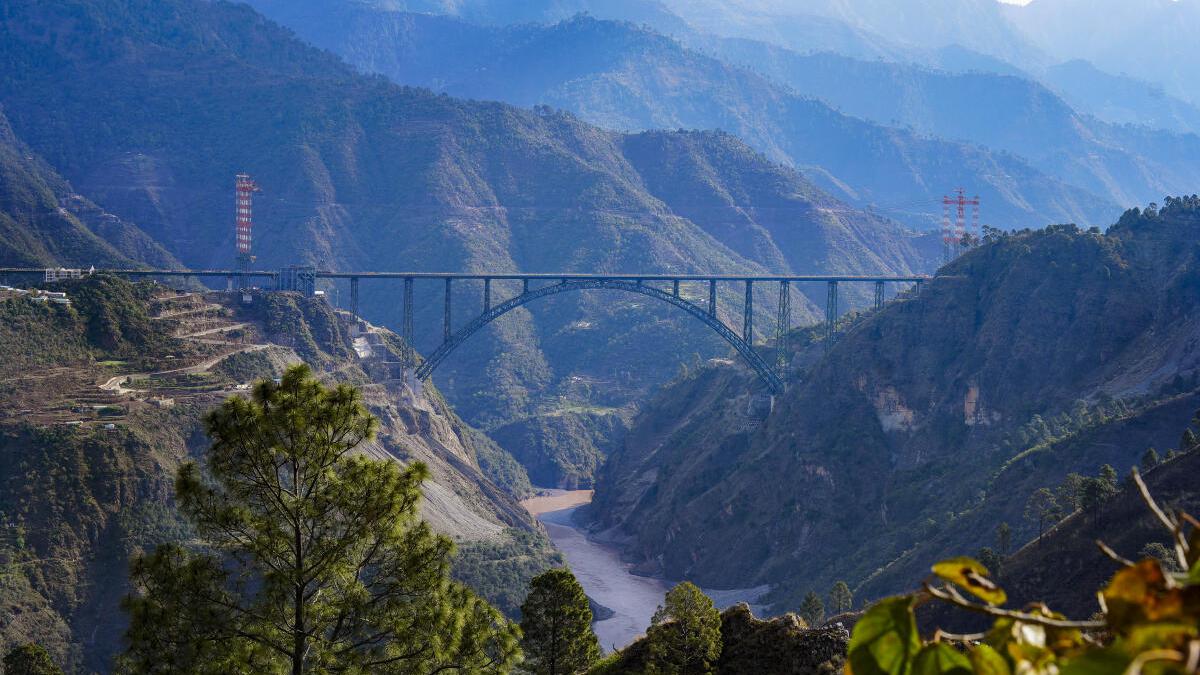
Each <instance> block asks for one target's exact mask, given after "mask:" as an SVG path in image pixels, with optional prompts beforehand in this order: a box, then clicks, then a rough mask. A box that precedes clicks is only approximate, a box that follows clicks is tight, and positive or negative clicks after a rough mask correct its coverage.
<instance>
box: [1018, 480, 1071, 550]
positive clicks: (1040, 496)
mask: <svg viewBox="0 0 1200 675" xmlns="http://www.w3.org/2000/svg"><path fill="white" fill-rule="evenodd" d="M1060 517H1062V508H1061V507H1060V506H1059V505H1058V500H1057V499H1055V498H1054V493H1053V492H1051V491H1050V488H1039V489H1037V490H1035V491H1034V492H1033V494H1031V495H1029V500H1028V501H1026V502H1025V520H1028V521H1030V522H1033V523H1037V528H1038V543H1039V544H1040V543H1041V541H1042V535H1043V534H1044V533H1045V532H1046V526H1047V525H1049V524H1051V523H1054V522H1056V521H1057V520H1058V519H1059V518H1060Z"/></svg>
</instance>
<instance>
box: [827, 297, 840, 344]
mask: <svg viewBox="0 0 1200 675" xmlns="http://www.w3.org/2000/svg"><path fill="white" fill-rule="evenodd" d="M837 319H838V282H836V281H830V282H829V296H828V298H827V299H826V301H825V348H826V349H829V348H830V347H832V346H833V336H834V335H835V334H836V333H837Z"/></svg>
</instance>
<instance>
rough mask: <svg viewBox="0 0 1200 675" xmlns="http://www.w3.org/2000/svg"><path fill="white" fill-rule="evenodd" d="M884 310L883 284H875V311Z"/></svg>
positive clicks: (879, 282)
mask: <svg viewBox="0 0 1200 675" xmlns="http://www.w3.org/2000/svg"><path fill="white" fill-rule="evenodd" d="M881 309H883V282H882V281H876V282H875V310H876V311H878V310H881Z"/></svg>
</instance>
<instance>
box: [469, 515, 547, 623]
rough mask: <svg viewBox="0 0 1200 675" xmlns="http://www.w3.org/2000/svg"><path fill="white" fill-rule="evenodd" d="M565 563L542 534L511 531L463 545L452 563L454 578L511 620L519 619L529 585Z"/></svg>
mask: <svg viewBox="0 0 1200 675" xmlns="http://www.w3.org/2000/svg"><path fill="white" fill-rule="evenodd" d="M561 564H563V560H562V555H561V554H559V553H558V552H557V551H556V550H554V548H553V546H552V545H551V544H550V542H549V541H548V540H547V538H546V537H545V535H543V534H541V533H540V532H536V531H530V530H521V529H517V528H508V529H506V530H504V534H503V536H502V537H497V538H496V539H495V540H485V541H472V542H466V543H464V544H461V545H460V546H459V547H458V551H457V552H456V553H455V556H454V560H453V562H452V573H453V575H454V578H455V579H457V580H459V581H461V582H462V583H463V584H465V585H467V586H468V587H470V588H471V589H472V590H474V591H475V592H476V593H478V594H480V595H482V596H483V597H484V598H486V599H487V601H488V602H490V603H491V604H492V605H494V606H495V607H496V608H497V609H499V610H500V611H501V612H504V614H505V615H506V616H509V617H513V618H516V617H519V616H520V610H521V602H522V601H523V600H524V599H525V594H526V592H527V591H526V589H527V588H529V582H530V581H531V580H532V579H533V578H534V577H535V576H537V575H538V574H541V573H542V572H545V571H546V570H548V569H550V568H552V567H555V566H556V565H561Z"/></svg>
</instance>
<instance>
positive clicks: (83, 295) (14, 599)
mask: <svg viewBox="0 0 1200 675" xmlns="http://www.w3.org/2000/svg"><path fill="white" fill-rule="evenodd" d="M60 288H61V290H64V291H65V292H66V293H67V294H68V296H69V297H70V298H71V299H72V304H71V306H69V307H68V306H61V305H55V304H48V303H36V302H33V301H31V300H29V299H26V298H16V299H5V300H0V313H2V314H3V321H0V334H2V336H3V337H4V340H5V344H6V345H9V346H11V352H10V355H11V356H12V358H6V359H5V360H4V361H3V362H2V363H0V411H3V412H2V413H0V476H3V479H2V480H0V528H2V530H0V564H3V566H4V569H5V570H6V579H7V580H8V581H7V582H6V583H5V584H4V586H3V589H0V606H3V607H4V608H5V610H6V611H4V612H2V613H0V615H2V616H4V617H5V618H4V619H3V620H0V650H3V649H6V647H5V645H11V644H14V643H18V642H21V641H25V640H36V641H39V642H41V643H43V644H44V645H45V646H46V647H47V648H49V649H50V650H51V652H52V653H53V654H54V655H55V657H56V658H57V659H59V661H60V662H61V663H64V664H67V665H68V666H70V667H71V668H77V669H80V670H84V671H100V672H103V671H106V670H107V669H108V668H109V667H110V659H111V657H112V655H113V654H114V653H115V652H116V650H118V649H119V648H120V639H121V634H122V631H123V630H124V625H125V619H124V616H123V615H122V613H121V612H120V610H119V609H118V602H119V600H120V597H121V596H122V595H123V594H124V593H125V592H126V589H127V568H128V560H129V558H130V556H132V555H134V554H135V553H137V552H138V551H141V550H145V549H146V548H149V547H152V546H153V545H155V544H156V543H157V542H160V541H164V540H180V539H185V540H186V539H188V538H189V537H190V536H191V534H190V533H189V532H188V530H187V527H186V525H185V524H184V523H183V522H181V521H180V519H179V518H178V516H177V514H176V512H175V511H174V509H173V507H172V495H173V489H172V481H173V473H174V470H175V468H176V467H177V466H178V465H179V464H180V463H181V462H182V461H184V460H185V459H187V458H190V457H197V456H199V455H200V454H201V453H203V451H204V448H205V446H206V440H205V437H204V435H203V431H202V426H201V422H200V420H201V417H202V415H203V414H204V412H205V411H207V410H209V409H211V408H212V407H214V406H216V405H218V404H219V402H220V401H221V400H222V399H223V398H225V397H227V396H231V395H237V394H239V393H242V394H244V393H245V391H246V389H247V384H248V383H249V382H251V381H253V380H254V379H257V378H262V377H273V376H276V375H278V374H279V373H280V372H281V371H282V368H283V367H285V366H286V365H287V364H288V363H290V362H295V361H297V360H300V359H303V360H305V361H306V362H308V363H310V364H312V365H313V366H314V368H315V369H316V370H317V372H318V373H319V374H320V375H321V377H323V378H327V379H329V380H330V381H344V382H350V383H353V384H355V385H356V386H358V387H360V388H361V389H362V391H363V393H364V398H365V400H366V402H367V404H368V406H369V408H370V409H371V411H372V413H374V414H375V415H376V416H378V417H379V419H380V430H379V434H378V436H377V438H376V440H375V441H374V442H372V443H371V444H370V445H369V446H368V447H365V448H364V451H366V452H368V453H370V454H372V455H374V456H376V457H378V458H381V459H391V460H394V461H400V462H413V461H421V462H424V463H426V464H427V465H428V466H429V467H430V469H431V479H430V480H429V482H428V483H427V484H426V485H425V491H424V494H425V498H424V502H423V504H422V507H421V513H422V516H423V517H424V518H425V519H427V520H428V521H429V522H430V523H431V524H432V525H433V526H434V527H435V528H436V529H437V530H438V531H440V532H443V533H445V534H447V535H449V536H451V537H452V538H453V539H455V541H457V542H458V544H459V549H460V552H459V555H458V558H457V559H456V562H455V571H456V574H458V575H459V576H460V577H461V578H463V580H464V581H466V582H467V583H469V584H472V585H473V586H474V587H475V588H477V590H479V591H480V592H481V593H482V594H484V595H485V596H486V597H488V598H489V599H491V600H493V601H494V602H496V603H497V604H498V605H499V606H500V607H502V608H503V609H505V610H506V611H509V612H515V611H516V608H517V606H518V605H519V602H520V600H521V599H522V597H523V592H524V588H525V584H526V583H527V581H528V579H529V578H530V577H531V576H532V575H533V574H535V573H537V572H539V571H541V570H543V569H545V568H546V567H547V566H549V565H550V564H553V563H554V562H555V561H557V554H555V553H553V552H552V550H551V549H550V547H549V543H548V540H547V539H546V538H545V537H544V535H543V534H542V533H541V530H540V529H539V528H538V526H537V525H536V524H535V523H534V522H533V521H532V519H531V518H530V517H529V515H528V514H527V513H526V512H525V511H524V510H523V509H522V508H521V507H520V505H519V504H517V502H516V501H515V498H514V496H513V494H514V493H515V494H520V493H521V492H522V491H527V490H528V487H529V484H528V479H527V478H526V477H525V475H524V472H523V471H521V469H520V467H519V466H517V465H516V464H515V462H514V461H513V460H512V459H511V458H509V457H507V456H506V455H504V453H503V452H502V451H500V450H499V449H498V448H496V446H495V445H494V444H492V443H491V441H489V440H488V439H487V438H486V437H485V436H483V435H482V434H480V433H479V432H477V431H475V430H473V429H472V428H470V427H469V426H467V425H465V424H464V423H463V422H462V421H461V420H460V419H459V418H458V417H457V416H456V415H455V414H454V413H453V412H452V411H451V410H450V408H449V406H448V405H447V404H446V403H445V401H444V400H443V399H442V398H441V396H440V395H439V394H438V393H437V391H436V390H434V389H433V388H432V387H425V388H421V389H418V390H415V391H414V390H413V389H411V388H409V387H407V386H405V385H404V384H403V383H401V382H399V381H398V380H396V379H395V373H394V372H393V369H392V367H391V366H390V365H389V364H390V363H391V362H394V361H396V360H397V356H396V354H397V352H396V350H397V348H398V346H399V345H400V341H399V338H397V337H396V336H395V335H393V334H391V333H390V332H388V331H385V330H381V329H376V328H374V327H370V326H367V325H365V324H359V323H358V322H351V321H349V320H348V317H346V315H344V314H335V313H334V312H333V311H332V310H331V309H330V308H329V307H328V305H326V304H325V303H324V301H321V300H312V299H303V298H300V297H298V296H295V295H288V294H256V295H253V296H252V302H251V303H250V304H244V303H242V302H240V297H241V296H240V294H239V295H238V296H236V299H238V300H239V302H234V300H235V298H234V297H233V296H229V295H224V294H207V295H199V294H192V293H176V292H174V291H169V290H166V289H161V288H157V287H154V286H150V285H142V286H133V285H130V284H128V283H126V282H124V281H120V280H116V279H111V278H92V279H88V280H86V281H83V282H73V283H69V284H64V285H62V286H61V287H60ZM493 478H494V479H495V480H492V479H493ZM498 483H500V484H503V485H504V487H501V486H500V485H498Z"/></svg>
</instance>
